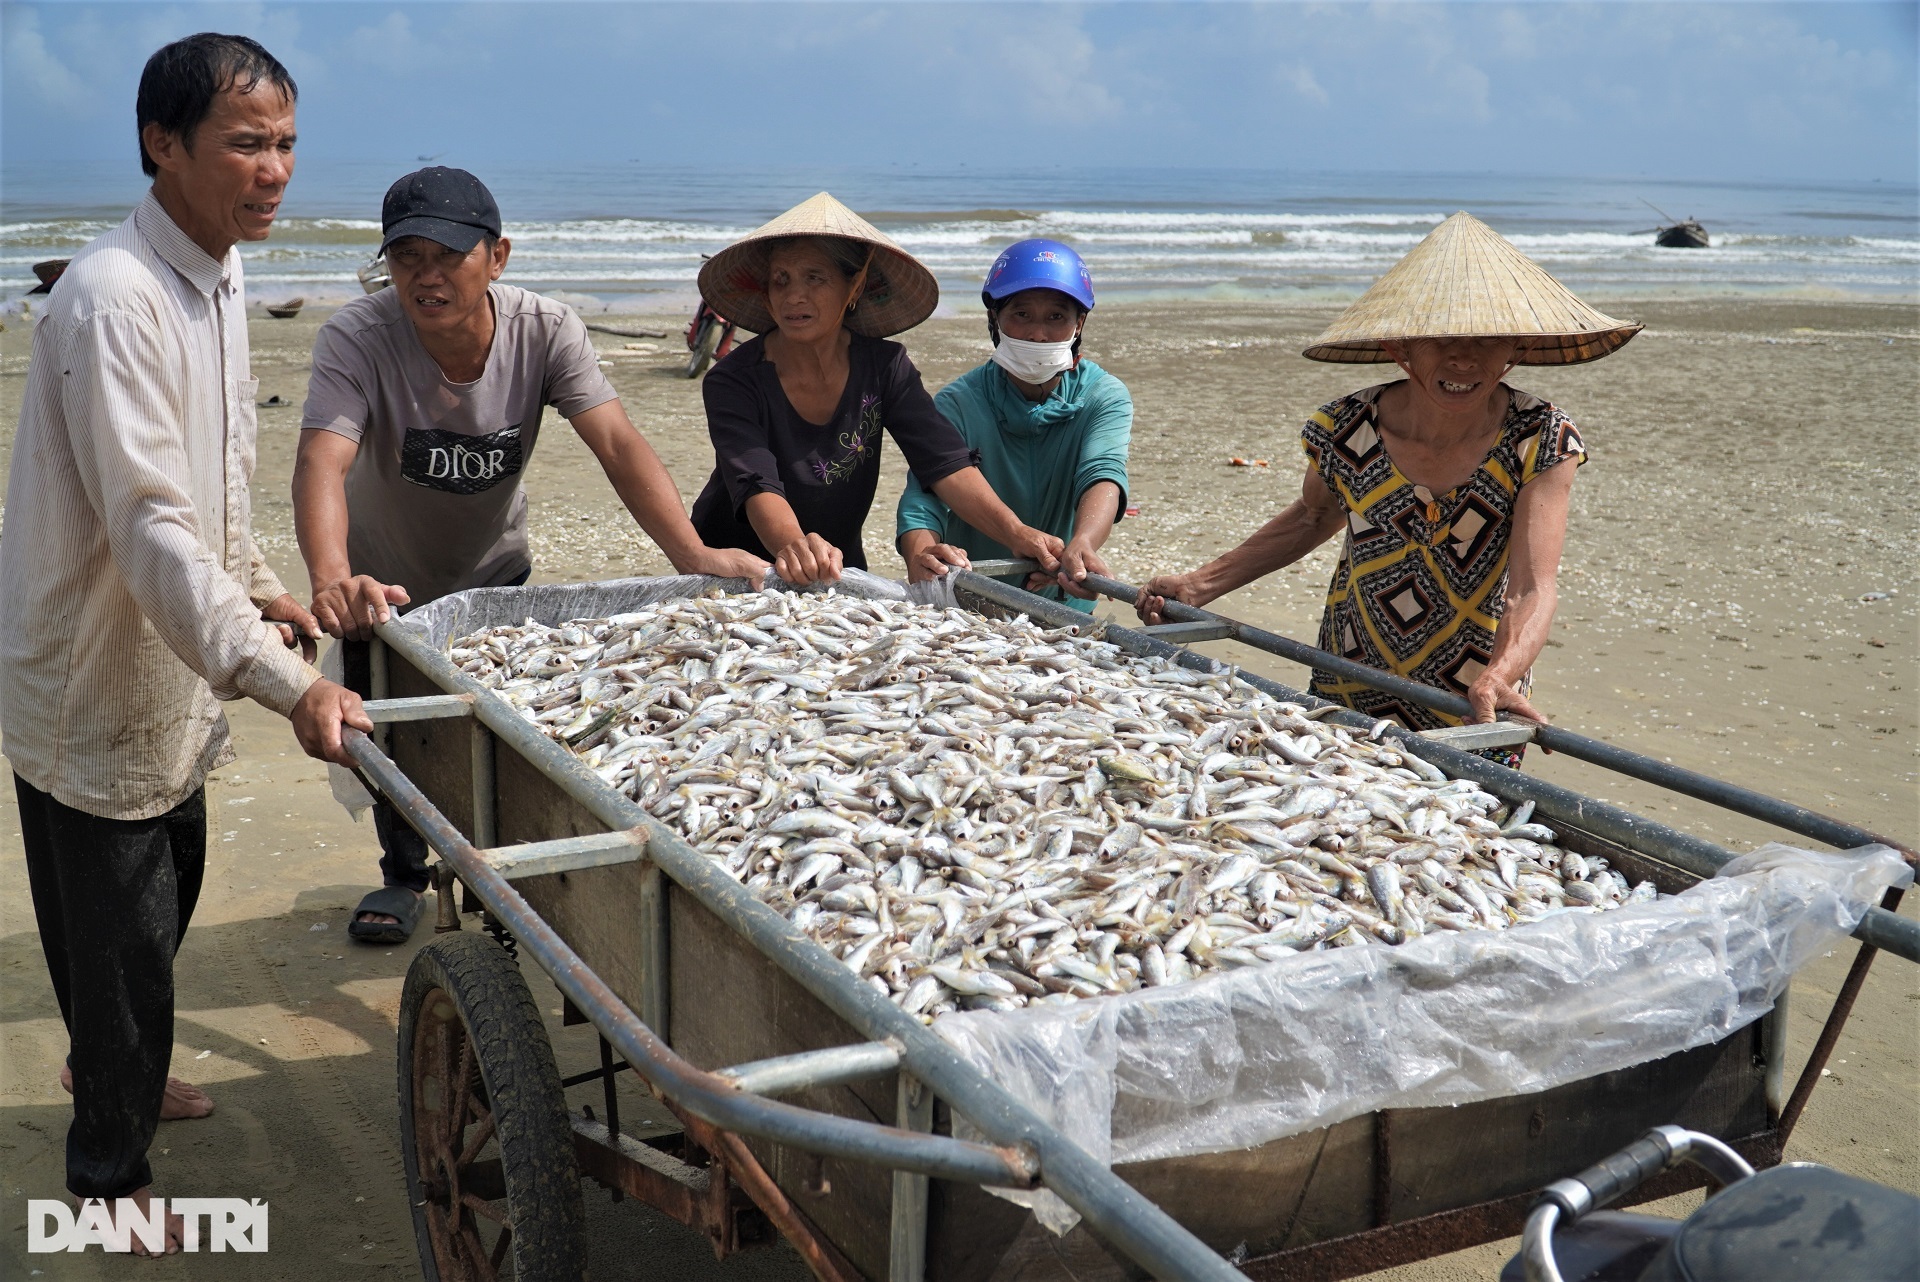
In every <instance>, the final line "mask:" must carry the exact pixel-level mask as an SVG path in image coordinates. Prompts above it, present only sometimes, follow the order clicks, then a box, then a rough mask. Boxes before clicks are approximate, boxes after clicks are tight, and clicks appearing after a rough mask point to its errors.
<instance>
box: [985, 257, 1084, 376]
mask: <svg viewBox="0 0 1920 1282" xmlns="http://www.w3.org/2000/svg"><path fill="white" fill-rule="evenodd" d="M1029 289H1051V290H1055V291H1057V292H1059V293H1062V294H1065V295H1066V296H1067V297H1068V298H1071V299H1072V300H1073V301H1074V302H1075V303H1077V304H1079V306H1080V309H1081V310H1082V311H1083V312H1090V311H1092V310H1093V274H1092V273H1091V272H1089V271H1088V270H1087V264H1086V263H1085V262H1084V261H1083V260H1082V259H1081V257H1080V255H1079V254H1077V253H1075V252H1074V250H1073V248H1072V246H1070V245H1064V244H1062V243H1061V242H1059V241H1057V240H1042V239H1039V238H1034V239H1029V240H1020V241H1015V242H1014V243H1013V244H1011V245H1008V246H1007V247H1006V248H1005V249H1003V250H1001V251H1000V256H999V257H998V258H996V259H994V260H993V266H992V267H989V268H988V269H987V280H986V283H985V284H984V285H982V286H981V287H980V302H981V304H982V305H983V306H984V307H985V308H986V309H987V333H988V334H989V335H990V336H992V338H993V342H994V345H995V346H996V347H997V346H999V344H1000V325H999V322H998V313H999V311H1000V305H1001V304H1002V303H1004V302H1006V300H1007V299H1009V298H1012V297H1013V296H1014V295H1015V294H1018V293H1021V292H1022V291H1024V290H1029ZM1073 345H1074V349H1075V351H1076V352H1077V351H1078V349H1079V346H1080V340H1079V339H1078V338H1076V339H1074V344H1073Z"/></svg>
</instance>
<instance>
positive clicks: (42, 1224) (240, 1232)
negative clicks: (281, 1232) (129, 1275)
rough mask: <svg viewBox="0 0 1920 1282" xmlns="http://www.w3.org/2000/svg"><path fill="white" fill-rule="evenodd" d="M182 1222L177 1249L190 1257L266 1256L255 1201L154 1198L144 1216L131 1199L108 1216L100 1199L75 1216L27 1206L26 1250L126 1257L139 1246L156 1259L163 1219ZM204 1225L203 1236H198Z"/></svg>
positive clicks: (56, 1208)
mask: <svg viewBox="0 0 1920 1282" xmlns="http://www.w3.org/2000/svg"><path fill="white" fill-rule="evenodd" d="M169 1212H171V1213H172V1214H174V1215H177V1216H179V1217H180V1218H181V1219H182V1220H184V1221H185V1222H186V1232H185V1234H184V1235H183V1236H182V1239H181V1245H182V1246H183V1248H184V1249H186V1250H188V1251H202V1250H204V1251H265V1250H266V1249H267V1204H266V1203H265V1202H263V1201H261V1200H260V1199H259V1198H257V1197H256V1198H254V1199H253V1200H252V1201H248V1200H247V1199H246V1198H244V1197H176V1198H159V1197H156V1198H153V1199H151V1200H150V1201H149V1202H148V1203H147V1209H146V1210H145V1211H142V1210H141V1209H140V1206H139V1204H138V1203H136V1202H135V1201H134V1200H133V1199H132V1198H128V1197H123V1198H116V1199H115V1200H114V1204H113V1214H112V1216H111V1217H109V1216H108V1214H107V1204H106V1200H105V1199H104V1198H89V1199H87V1200H86V1201H85V1202H82V1203H81V1204H80V1207H79V1209H78V1210H75V1209H74V1208H73V1207H72V1206H70V1205H68V1204H67V1203H66V1202H64V1201H62V1200H60V1199H58V1198H44V1197H36V1198H29V1199H28V1200H27V1250H28V1251H30V1252H45V1251H84V1250H86V1249H87V1248H88V1247H90V1246H98V1247H102V1248H104V1249H106V1250H108V1251H130V1250H132V1249H133V1243H134V1242H135V1241H138V1242H139V1243H140V1245H141V1246H142V1247H144V1248H145V1249H146V1250H148V1251H150V1252H152V1253H153V1254H155V1255H158V1254H160V1253H161V1252H163V1251H165V1250H166V1247H167V1215H168V1213H169ZM203 1224H204V1225H205V1232H204V1234H203V1233H202V1231H201V1228H202V1225H203Z"/></svg>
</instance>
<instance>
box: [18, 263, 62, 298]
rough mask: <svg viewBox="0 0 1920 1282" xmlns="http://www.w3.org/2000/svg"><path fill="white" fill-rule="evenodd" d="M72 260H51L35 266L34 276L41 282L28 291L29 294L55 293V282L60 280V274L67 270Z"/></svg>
mask: <svg viewBox="0 0 1920 1282" xmlns="http://www.w3.org/2000/svg"><path fill="white" fill-rule="evenodd" d="M72 261H73V260H72V259H70V258H49V259H47V261H46V262H44V263H35V264H34V265H33V274H34V275H35V276H37V277H38V278H39V280H40V283H39V284H38V285H35V286H34V287H33V288H32V289H30V290H28V291H27V292H28V293H29V294H49V293H52V292H53V282H55V281H56V280H59V279H60V273H61V272H63V271H65V270H67V264H68V263H70V262H72Z"/></svg>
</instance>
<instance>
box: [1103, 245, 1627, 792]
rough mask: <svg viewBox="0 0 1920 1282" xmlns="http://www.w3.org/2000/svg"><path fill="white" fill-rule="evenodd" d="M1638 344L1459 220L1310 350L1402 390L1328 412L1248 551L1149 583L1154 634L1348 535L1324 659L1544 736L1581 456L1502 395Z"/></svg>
mask: <svg viewBox="0 0 1920 1282" xmlns="http://www.w3.org/2000/svg"><path fill="white" fill-rule="evenodd" d="M1639 330H1640V326H1638V325H1634V324H1627V323H1623V322H1621V321H1617V320H1614V319H1612V318H1611V317H1608V316H1604V315H1602V314H1601V313H1599V312H1597V311H1595V310H1594V309H1593V308H1591V307H1588V306H1587V305H1586V304H1584V303H1582V302H1581V301H1580V300H1579V299H1577V298H1575V297H1574V296H1573V295H1572V294H1571V293H1569V292H1568V291H1567V290H1566V288H1565V287H1563V286H1562V285H1561V284H1560V283H1559V282H1558V281H1556V280H1554V279H1553V277H1551V276H1549V275H1547V273H1546V272H1544V271H1542V270H1541V269H1540V268H1539V267H1538V266H1537V265H1536V264H1534V263H1533V262H1532V261H1531V260H1529V259H1528V258H1527V257H1526V256H1525V255H1524V254H1522V253H1521V252H1520V251H1519V250H1517V249H1515V248H1514V247H1513V246H1512V245H1511V244H1509V243H1508V242H1507V241H1506V240H1505V239H1503V238H1502V237H1501V236H1500V235H1499V234H1498V233H1496V232H1494V231H1493V230H1492V229H1491V228H1489V227H1488V226H1486V224H1484V223H1482V222H1480V221H1478V220H1477V219H1475V218H1473V217H1471V216H1470V215H1467V214H1464V213H1461V214H1455V215H1454V216H1453V217H1451V218H1449V219H1447V220H1446V221H1445V222H1444V223H1442V224H1440V226H1439V227H1437V228H1435V229H1434V231H1433V233H1432V234H1431V235H1429V236H1428V237H1427V238H1426V239H1425V240H1423V241H1422V242H1421V243H1420V244H1419V245H1417V246H1416V247H1415V248H1414V249H1413V251H1412V252H1411V253H1409V254H1408V255H1407V256H1406V257H1405V258H1403V259H1402V260H1401V261H1400V262H1399V263H1398V264H1396V265H1395V266H1394V267H1393V268H1391V269H1390V270H1389V271H1388V272H1387V273H1386V275H1384V276H1382V277H1381V278H1380V279H1379V280H1378V281H1376V282H1374V284H1373V286H1372V288H1370V289H1369V290H1368V291H1367V292H1366V293H1365V294H1364V295H1362V296H1361V297H1360V299H1359V301H1357V302H1356V303H1354V305H1353V306H1352V307H1349V308H1348V309H1347V310H1346V312H1345V313H1343V314H1342V315H1341V316H1340V318H1339V319H1338V320H1336V321H1334V323H1333V324H1332V326H1330V327H1329V328H1328V329H1327V331H1326V332H1325V333H1324V334H1322V335H1321V336H1320V337H1319V338H1318V339H1317V340H1315V342H1314V343H1313V345H1312V346H1310V347H1308V348H1307V349H1306V351H1305V352H1304V353H1303V354H1304V355H1305V356H1306V357H1307V358H1308V359H1310V360H1319V361H1348V362H1355V363H1363V362H1387V361H1391V362H1393V363H1394V364H1396V365H1398V366H1399V367H1400V369H1401V371H1402V372H1403V373H1404V374H1405V375H1406V377H1405V378H1403V379H1401V380H1399V381H1396V382H1392V383H1383V384H1381V385H1379V386H1375V387H1369V388H1366V389H1364V390H1362V391H1358V392H1355V393H1353V394H1352V395H1351V396H1344V397H1341V398H1340V399H1339V400H1337V401H1334V402H1332V403H1330V404H1327V405H1323V406H1321V407H1320V409H1319V411H1318V412H1317V413H1315V414H1314V416H1313V417H1312V418H1311V419H1310V420H1309V421H1308V422H1307V424H1306V426H1305V427H1303V428H1302V429H1301V434H1300V435H1301V443H1302V445H1303V446H1304V447H1305V449H1306V453H1307V473H1306V477H1305V481H1304V484H1303V485H1302V486H1301V491H1300V497H1299V498H1298V499H1297V500H1295V501H1294V503H1293V504H1292V505H1291V506H1289V507H1288V508H1287V509H1286V511H1284V512H1282V513H1281V514H1280V515H1279V516H1277V517H1275V518H1274V519H1273V520H1271V521H1269V522H1267V524H1266V525H1264V526H1262V527H1261V528H1260V530H1259V531H1257V532H1256V533H1255V534H1254V535H1253V536H1252V537H1251V538H1249V539H1248V540H1247V541H1246V542H1244V543H1242V544H1241V545H1240V546H1239V547H1237V548H1235V549H1234V550H1233V551H1231V552H1228V553H1227V554H1225V555H1224V556H1221V557H1219V558H1217V559H1216V560H1213V561H1210V562H1208V563H1207V564H1206V565H1203V566H1201V567H1200V568H1199V569H1197V570H1193V571H1191V572H1190V573H1187V574H1173V575H1163V576H1161V577H1159V578H1156V579H1153V580H1152V581H1150V582H1149V583H1148V584H1147V585H1146V587H1145V588H1144V589H1143V590H1142V593H1141V598H1140V606H1139V608H1140V613H1141V617H1142V618H1144V619H1146V620H1147V621H1148V622H1150V623H1151V622H1158V621H1159V619H1160V611H1161V609H1162V608H1163V607H1164V605H1165V603H1166V602H1167V601H1168V600H1176V601H1184V602H1186V603H1188V604H1189V605H1205V604H1206V603H1207V602H1209V601H1212V600H1214V599H1215V598H1216V597H1219V596H1221V595H1223V594H1224V593H1227V592H1231V591H1233V590H1234V589H1236V588H1239V587H1243V586H1245V585H1246V584H1248V583H1251V582H1253V581H1254V580H1255V579H1258V578H1260V577H1261V576H1263V575H1267V574H1271V573H1273V572H1274V571H1275V570H1278V569H1280V568H1281V567H1282V566H1286V565H1291V564H1292V563H1293V562H1295V561H1298V560H1299V559H1300V558H1301V557H1303V556H1305V555H1307V553H1309V552H1311V551H1313V549H1315V548H1317V547H1319V546H1320V545H1321V544H1322V543H1324V542H1326V541H1327V540H1328V539H1330V538H1332V537H1333V536H1334V535H1335V534H1336V533H1338V532H1340V531H1342V530H1344V531H1345V534H1346V538H1345V545H1344V548H1343V550H1342V554H1341V557H1340V563H1339V566H1338V567H1337V568H1336V569H1335V571H1334V576H1333V584H1332V586H1331V588H1329V590H1328V592H1327V604H1326V613H1325V615H1324V616H1323V618H1322V620H1321V624H1320V642H1319V643H1320V648H1321V649H1323V650H1331V651H1333V652H1334V653H1336V654H1340V655H1344V656H1345V657H1347V658H1350V659H1353V660H1356V661H1358V662H1361V663H1365V664H1368V665H1370V666H1372V667H1376V668H1380V669H1382V670H1384V671H1387V672H1392V673H1396V674H1398V675H1400V676H1404V677H1410V678H1412V679H1414V680H1416V681H1421V682H1425V683H1426V684H1428V685H1433V686H1438V687H1440V688H1441V689H1443V690H1449V691H1453V692H1455V693H1459V694H1464V695H1465V696H1466V697H1467V699H1468V700H1469V701H1470V702H1471V704H1472V706H1473V716H1472V719H1473V720H1475V721H1491V720H1492V719H1493V718H1494V715H1495V714H1496V713H1499V712H1512V713H1514V714H1516V715H1518V716H1521V717H1526V718H1531V719H1533V720H1539V721H1544V720H1545V718H1544V717H1542V716H1541V715H1540V713H1539V711H1538V710H1537V709H1535V707H1534V706H1533V704H1532V703H1531V702H1530V701H1529V700H1528V697H1527V695H1528V688H1529V685H1530V683H1531V672H1532V668H1533V662H1534V660H1535V659H1536V658H1537V657H1539V654H1540V651H1541V649H1542V647H1544V646H1545V645H1546V641H1547V633H1548V631H1549V629H1550V628H1551V626H1552V623H1553V611H1554V605H1555V600H1556V589H1555V577H1556V575H1557V574H1558V571H1559V566H1560V549H1561V544H1562V542H1563V541H1564V539H1565V535H1566V525H1567V504H1568V499H1569V496H1570V495H1571V494H1572V492H1573V479H1574V470H1575V468H1577V467H1578V466H1579V465H1580V464H1581V463H1583V462H1585V461H1586V452H1585V450H1584V449H1583V448H1582V446H1581V443H1580V434H1579V432H1578V431H1576V430H1575V428H1574V425H1573V421H1572V420H1571V419H1569V418H1568V417H1567V416H1566V414H1564V413H1562V412H1561V411H1560V410H1559V409H1557V408H1556V407H1554V406H1553V405H1550V404H1548V403H1547V402H1546V401H1543V400H1541V399H1539V398H1538V397H1535V396H1530V395H1528V394H1527V393H1526V392H1522V391H1519V390H1517V389H1515V388H1512V387H1509V386H1508V385H1507V384H1506V383H1505V382H1504V381H1503V380H1504V379H1505V377H1506V375H1507V373H1508V371H1510V370H1511V369H1512V368H1513V367H1514V366H1515V365H1571V364H1576V363H1579V362H1582V361H1591V360H1597V359H1599V358H1600V357H1602V356H1605V355H1607V354H1608V353H1609V352H1612V351H1615V350H1617V349H1618V348H1619V347H1621V346H1622V345H1623V344H1625V343H1626V342H1627V340H1628V339H1630V338H1632V337H1633V336H1634V335H1635V334H1636V333H1638V332H1639ZM1312 690H1313V692H1314V693H1315V694H1318V695H1320V696H1322V697H1324V698H1327V699H1332V700H1334V701H1336V702H1339V703H1343V704H1345V705H1347V706H1348V707H1351V708H1356V709H1358V710H1360V711H1363V712H1366V713H1369V714H1371V715H1373V716H1378V717H1390V718H1393V719H1394V720H1397V721H1399V722H1400V723H1402V724H1403V725H1406V726H1408V727H1409V728H1412V729H1415V730H1425V729H1433V728H1436V727H1439V726H1443V725H1449V724H1453V723H1454V722H1455V721H1456V720H1457V718H1453V717H1450V716H1448V715H1446V714H1444V713H1439V712H1435V711H1433V710H1432V709H1429V708H1425V707H1419V706H1414V705H1410V704H1408V703H1406V702H1405V701H1403V700H1399V699H1396V698H1394V697H1393V696H1391V695H1386V694H1382V693H1380V692H1379V691H1376V690H1373V689H1372V688H1370V687H1367V686H1363V685H1360V684H1358V683H1356V682H1352V681H1346V680H1342V679H1340V678H1337V677H1335V676H1333V675H1332V674H1330V673H1326V672H1319V671H1316V672H1315V673H1314V674H1313V684H1312ZM1488 755H1491V756H1494V757H1495V759H1496V760H1504V761H1505V762H1506V764H1509V765H1515V766H1517V765H1518V764H1519V757H1520V754H1519V753H1518V752H1511V751H1509V750H1505V749H1495V750H1493V751H1492V752H1491V753H1489V754H1488Z"/></svg>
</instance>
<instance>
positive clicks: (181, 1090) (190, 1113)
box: [60, 1064, 213, 1122]
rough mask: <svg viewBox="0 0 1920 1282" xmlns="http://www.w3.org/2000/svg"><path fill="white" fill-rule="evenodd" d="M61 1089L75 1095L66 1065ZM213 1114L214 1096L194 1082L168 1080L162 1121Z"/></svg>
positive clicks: (61, 1067) (62, 1074)
mask: <svg viewBox="0 0 1920 1282" xmlns="http://www.w3.org/2000/svg"><path fill="white" fill-rule="evenodd" d="M60 1089H61V1090H63V1091H65V1092H66V1093H67V1094H69V1095H71V1094H73V1070H72V1069H71V1068H68V1067H67V1066H66V1065H65V1064H62V1065H61V1066H60ZM212 1112H213V1097H212V1096H210V1095H208V1094H207V1093H206V1092H205V1091H203V1090H201V1089H200V1088H199V1087H198V1086H195V1085H194V1084H193V1083H192V1082H183V1081H181V1080H180V1079H179V1078H177V1077H169V1078H168V1079H167V1090H166V1094H164V1095H162V1096H161V1097H160V1120H161V1121H163V1122H185V1121H189V1120H191V1119H193V1118H196V1117H206V1116H207V1115H208V1114H210V1113H212Z"/></svg>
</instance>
